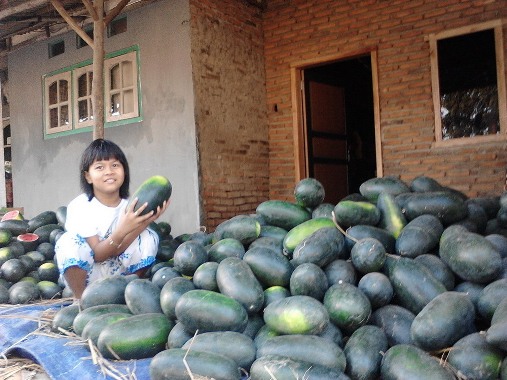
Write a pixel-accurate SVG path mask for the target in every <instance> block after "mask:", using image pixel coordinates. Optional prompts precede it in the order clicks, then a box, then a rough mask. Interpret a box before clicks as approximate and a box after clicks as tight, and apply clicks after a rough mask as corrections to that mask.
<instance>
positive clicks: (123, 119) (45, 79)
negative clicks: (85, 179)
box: [42, 45, 143, 139]
mask: <svg viewBox="0 0 507 380" xmlns="http://www.w3.org/2000/svg"><path fill="white" fill-rule="evenodd" d="M126 57H129V59H131V60H132V64H133V67H134V69H133V72H132V80H133V91H134V93H135V97H134V98H133V99H134V104H135V110H136V112H135V113H128V114H123V115H120V116H118V117H115V118H108V117H107V116H108V108H106V107H107V101H108V99H109V97H110V96H109V90H108V88H109V86H108V82H107V81H108V80H109V73H108V72H107V71H108V70H109V69H108V67H110V66H111V65H110V64H111V62H116V61H119V60H125V58H126ZM139 62H140V58H139V46H138V45H134V46H131V47H129V48H125V49H122V50H118V51H115V52H112V53H108V54H106V56H105V60H104V104H105V107H104V127H105V128H109V127H115V126H119V125H126V124H131V123H137V122H140V121H142V119H143V118H142V105H141V94H142V92H141V76H140V63H139ZM92 64H93V62H92V60H90V59H89V60H86V61H83V62H80V63H78V64H74V65H71V66H68V67H65V68H62V69H60V70H56V71H53V72H50V73H47V74H45V75H43V76H42V92H43V101H42V103H43V105H42V107H43V109H42V112H43V120H44V123H43V135H44V139H49V138H55V137H60V136H65V135H70V134H75V133H83V132H90V131H92V130H93V127H94V121H93V110H90V112H91V115H92V118H91V120H87V121H86V122H82V123H80V122H79V120H78V118H79V109H78V100H79V97H78V89H79V86H78V82H77V81H78V79H79V76H80V75H81V74H83V73H84V72H86V71H92ZM58 77H66V78H69V86H68V88H69V91H70V94H69V96H70V98H69V121H70V122H69V127H68V128H65V129H63V128H59V129H58V130H56V129H55V128H52V129H51V130H50V129H49V126H50V123H49V122H50V119H49V103H48V102H49V84H50V83H53V82H54V79H55V78H58ZM89 96H90V97H91V94H89ZM90 104H91V102H90Z"/></svg>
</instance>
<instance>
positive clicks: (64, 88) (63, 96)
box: [58, 79, 69, 102]
mask: <svg viewBox="0 0 507 380" xmlns="http://www.w3.org/2000/svg"><path fill="white" fill-rule="evenodd" d="M58 84H59V86H60V88H59V91H60V102H66V101H67V100H69V95H68V83H67V81H66V80H63V79H61V80H59V81H58Z"/></svg>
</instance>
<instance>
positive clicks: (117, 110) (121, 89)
mask: <svg viewBox="0 0 507 380" xmlns="http://www.w3.org/2000/svg"><path fill="white" fill-rule="evenodd" d="M136 72H137V63H136V56H135V52H132V53H130V54H124V55H121V56H118V57H116V58H112V59H110V60H108V61H107V63H106V65H105V67H104V74H105V75H104V76H105V81H106V86H105V87H106V93H107V94H109V96H108V97H107V98H106V99H105V105H106V106H105V107H106V121H115V120H121V119H125V118H132V117H136V116H137V115H138V114H139V112H138V107H137V104H138V102H137V85H136V83H135V81H134V78H135V77H136V76H137V75H136Z"/></svg>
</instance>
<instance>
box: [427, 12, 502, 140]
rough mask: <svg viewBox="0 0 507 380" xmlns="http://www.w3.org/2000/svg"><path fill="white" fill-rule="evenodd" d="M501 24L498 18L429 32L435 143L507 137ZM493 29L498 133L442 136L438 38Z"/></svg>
mask: <svg viewBox="0 0 507 380" xmlns="http://www.w3.org/2000/svg"><path fill="white" fill-rule="evenodd" d="M502 28H503V24H502V21H501V20H492V21H488V22H484V23H480V24H474V25H469V26H465V27H461V28H457V29H452V30H446V31H443V32H440V33H435V34H430V35H429V44H430V60H431V83H432V91H433V106H434V115H435V143H434V146H435V147H449V146H455V145H469V144H477V143H482V142H495V141H498V140H507V109H506V108H507V100H506V87H505V61H504V48H503V30H502ZM488 29H492V30H493V31H494V36H495V37H494V38H495V54H496V74H497V92H498V114H499V123H500V133H498V134H494V135H493V134H492V135H484V136H472V137H461V138H452V139H446V140H444V139H443V138H442V119H441V115H440V108H441V103H440V82H439V78H438V77H439V71H438V49H437V44H438V41H439V40H442V39H445V38H450V37H456V36H461V35H466V34H470V33H474V32H479V31H483V30H488Z"/></svg>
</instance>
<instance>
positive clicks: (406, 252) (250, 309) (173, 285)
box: [0, 176, 507, 380]
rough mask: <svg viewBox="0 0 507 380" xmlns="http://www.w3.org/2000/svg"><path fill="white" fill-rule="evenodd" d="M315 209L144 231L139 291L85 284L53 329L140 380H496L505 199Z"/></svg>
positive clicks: (309, 194)
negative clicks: (130, 364)
mask: <svg viewBox="0 0 507 380" xmlns="http://www.w3.org/2000/svg"><path fill="white" fill-rule="evenodd" d="M324 196H325V190H324V188H323V187H322V185H321V184H320V183H319V182H318V181H316V180H315V179H312V178H306V179H303V180H301V181H300V182H298V183H297V184H296V186H295V188H294V200H293V201H280V200H268V201H265V202H262V203H261V204H259V205H258V207H257V209H256V212H255V213H254V214H248V215H237V216H234V217H233V218H230V219H228V220H226V221H224V222H223V223H221V224H220V225H219V226H217V228H216V229H215V231H213V232H209V233H206V232H203V231H198V232H194V233H189V234H183V235H180V236H176V237H173V236H172V235H171V227H170V225H168V224H167V223H164V222H160V223H154V224H153V225H152V227H153V228H154V229H155V230H156V231H157V232H158V234H159V235H160V237H161V240H160V246H159V252H158V254H157V263H156V264H155V265H154V266H153V267H152V268H151V271H150V273H149V274H148V275H147V277H146V278H142V279H140V278H137V277H136V276H123V277H121V276H116V277H111V278H108V279H104V280H101V281H97V282H94V283H92V284H91V285H89V286H88V287H87V289H86V290H85V292H84V293H83V296H82V298H81V301H80V304H79V305H77V304H73V305H70V306H67V307H64V308H62V309H61V310H59V311H58V313H57V314H56V315H55V317H54V319H53V324H52V328H53V330H54V331H55V332H58V331H62V330H71V331H74V332H75V333H76V334H78V335H80V336H81V337H82V338H83V339H85V340H91V341H92V343H94V344H95V346H96V347H97V348H98V350H99V351H100V353H101V354H102V355H103V356H104V357H106V358H110V359H120V360H130V359H142V358H151V362H150V377H151V378H152V379H154V380H158V379H184V378H185V379H186V378H189V373H191V374H192V375H193V376H204V377H208V378H214V379H228V380H230V379H241V378H245V377H248V378H250V379H252V380H256V379H278V380H281V379H296V378H308V379H378V378H382V379H501V380H504V379H507V359H506V356H507V194H501V195H499V196H494V197H493V196H492V197H476V198H469V197H467V196H466V195H464V194H463V193H461V192H459V191H457V190H455V189H452V188H449V187H446V186H443V185H441V184H439V183H438V182H437V181H436V180H434V179H432V178H429V177H425V176H421V177H417V178H414V179H413V180H412V181H411V182H410V183H406V182H404V181H401V180H400V179H399V178H395V177H383V178H372V179H370V180H368V181H365V182H364V183H363V184H362V185H361V187H360V189H359V193H357V194H351V195H350V196H347V197H346V198H344V199H342V200H341V201H340V202H338V204H336V205H335V204H329V203H324ZM58 211H59V212H58V213H55V216H56V215H57V214H59V215H64V212H62V210H58ZM41 219H42V218H41ZM58 219H59V218H57V220H56V223H48V224H53V227H54V230H55V231H57V232H53V231H51V232H50V234H49V236H48V239H49V240H48V243H49V244H54V241H55V240H56V239H57V238H58V233H59V232H58V231H60V232H61V231H62V229H63V228H62V225H63V224H62V223H61V220H62V219H64V218H62V217H60V221H58ZM28 222H29V221H28ZM28 222H27V223H28ZM53 222H54V220H53ZM2 223H3V222H0V231H2V230H4V229H5V230H9V229H8V228H6V227H3V226H2ZM31 229H32V230H33V231H32V232H30V231H29V229H25V230H24V233H28V232H30V233H36V230H35V229H33V227H32V228H31ZM47 229H48V230H49V229H50V228H49V227H48V228H47ZM12 234H13V236H14V235H15V234H16V233H15V232H12ZM50 236H53V237H52V238H51V237H50ZM39 238H40V237H39ZM10 240H11V242H10V243H8V244H7V245H6V247H11V246H12V245H16V246H18V247H19V244H17V243H18V242H17V241H13V240H14V238H11V239H10ZM16 240H17V239H16ZM39 244H40V243H39ZM35 250H38V247H37V248H35ZM24 254H25V255H26V254H28V253H24ZM21 256H23V255H19V256H18V257H17V259H18V260H19V257H21ZM49 256H50V254H48V257H46V259H45V261H44V262H46V263H50V262H51V261H52V258H49ZM0 260H2V259H1V258H0ZM9 260H12V258H11V259H9ZM9 260H5V262H4V263H3V264H2V266H1V267H0V275H1V277H5V275H4V267H3V265H5V263H6V262H8V261H9ZM32 272H33V270H32ZM29 273H31V272H29ZM18 276H19V275H18ZM2 281H3V283H4V284H3V285H2V284H0V290H1V287H2V286H3V287H4V288H6V289H7V288H9V286H10V289H12V288H13V287H15V286H17V284H18V283H21V282H32V281H24V280H23V278H20V279H18V280H17V281H7V280H6V279H5V278H4V279H3V280H2ZM55 283H56V284H57V285H58V281H56V282H55ZM34 286H35V287H37V285H34ZM58 286H61V285H58ZM10 289H9V290H8V291H7V294H9V291H10ZM65 292H68V290H67V289H64V288H63V287H61V289H60V293H58V294H59V295H56V294H55V297H58V296H61V294H62V293H63V294H64V296H65V294H66V293H65ZM0 294H2V292H1V291H0ZM42 294H43V293H39V296H38V297H41V296H42ZM67 294H68V293H67ZM36 299H38V298H30V297H26V298H25V300H23V299H20V298H9V299H8V301H2V302H10V301H16V302H15V303H23V302H33V301H34V300H36Z"/></svg>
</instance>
